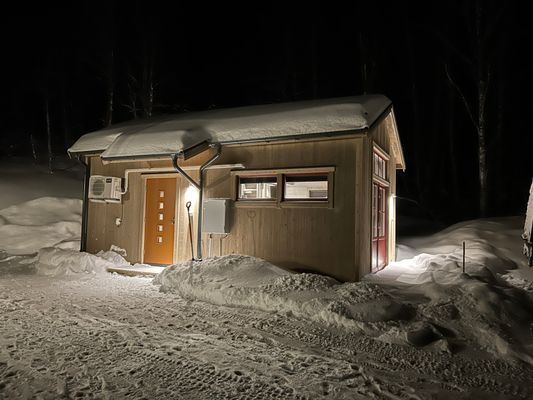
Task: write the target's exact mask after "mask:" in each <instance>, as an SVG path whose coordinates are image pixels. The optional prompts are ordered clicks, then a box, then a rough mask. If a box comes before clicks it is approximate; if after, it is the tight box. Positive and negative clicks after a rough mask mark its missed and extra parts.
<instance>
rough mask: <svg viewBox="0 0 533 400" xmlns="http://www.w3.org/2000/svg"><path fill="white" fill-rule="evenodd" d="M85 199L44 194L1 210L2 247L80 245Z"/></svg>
mask: <svg viewBox="0 0 533 400" xmlns="http://www.w3.org/2000/svg"><path fill="white" fill-rule="evenodd" d="M80 230H81V200H78V199H67V198H59V197H42V198H39V199H35V200H30V201H27V202H25V203H22V204H19V205H13V206H10V207H7V208H4V209H3V210H0V250H3V251H5V252H6V253H8V254H11V255H23V254H34V253H36V252H37V251H39V249H41V248H43V247H60V248H69V249H74V248H78V247H79V238H80Z"/></svg>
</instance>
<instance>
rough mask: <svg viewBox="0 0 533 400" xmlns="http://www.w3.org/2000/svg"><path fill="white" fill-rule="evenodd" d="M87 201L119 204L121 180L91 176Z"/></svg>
mask: <svg viewBox="0 0 533 400" xmlns="http://www.w3.org/2000/svg"><path fill="white" fill-rule="evenodd" d="M89 200H91V201H94V202H100V203H104V202H105V203H120V201H121V200H122V178H117V177H114V176H102V175H93V176H91V177H90V178H89Z"/></svg>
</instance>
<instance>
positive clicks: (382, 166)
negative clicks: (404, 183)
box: [374, 151, 387, 179]
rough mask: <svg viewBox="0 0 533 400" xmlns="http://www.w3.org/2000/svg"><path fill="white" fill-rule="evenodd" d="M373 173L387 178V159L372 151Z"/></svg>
mask: <svg viewBox="0 0 533 400" xmlns="http://www.w3.org/2000/svg"><path fill="white" fill-rule="evenodd" d="M374 175H376V176H379V177H380V178H383V179H387V160H385V159H384V158H383V157H381V155H379V154H378V153H377V152H376V151H374Z"/></svg>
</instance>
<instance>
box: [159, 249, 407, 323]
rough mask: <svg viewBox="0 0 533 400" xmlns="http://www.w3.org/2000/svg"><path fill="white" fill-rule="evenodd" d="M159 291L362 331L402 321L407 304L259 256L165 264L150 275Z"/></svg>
mask: <svg viewBox="0 0 533 400" xmlns="http://www.w3.org/2000/svg"><path fill="white" fill-rule="evenodd" d="M154 283H155V284H158V285H161V291H163V292H174V293H178V294H179V295H180V296H182V297H185V298H189V299H196V300H203V301H207V302H210V303H214V304H220V305H229V306H240V307H251V308H258V309H261V310H264V311H276V312H280V313H284V314H289V315H294V316H297V317H302V318H308V319H311V320H314V321H319V322H322V323H326V324H335V325H341V326H344V327H346V328H352V329H358V330H359V329H361V330H366V329H367V327H366V326H365V323H367V322H383V321H388V320H392V319H399V320H401V319H404V318H405V317H407V316H408V315H409V314H410V307H409V306H405V305H403V304H400V303H398V302H396V301H395V300H394V299H393V298H392V297H391V296H389V295H388V294H387V293H386V292H385V291H383V290H382V289H381V288H380V287H379V286H378V285H375V284H369V283H361V282H359V283H348V284H339V282H337V281H336V280H334V279H333V278H329V277H325V276H320V275H315V274H294V273H291V272H288V271H285V270H283V269H281V268H278V267H276V266H274V265H272V264H270V263H268V262H266V261H265V260H262V259H259V258H255V257H249V256H242V255H228V256H223V257H214V258H211V259H207V260H204V261H201V262H192V261H188V262H186V263H183V264H177V265H173V266H170V267H168V268H167V269H165V270H164V271H163V272H162V273H161V274H160V275H158V276H157V277H156V278H155V279H154Z"/></svg>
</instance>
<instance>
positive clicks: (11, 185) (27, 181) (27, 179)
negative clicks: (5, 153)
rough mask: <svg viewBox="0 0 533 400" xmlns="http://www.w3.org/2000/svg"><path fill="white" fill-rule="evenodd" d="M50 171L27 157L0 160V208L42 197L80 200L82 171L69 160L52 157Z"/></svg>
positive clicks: (79, 166)
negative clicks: (54, 168) (53, 169)
mask: <svg viewBox="0 0 533 400" xmlns="http://www.w3.org/2000/svg"><path fill="white" fill-rule="evenodd" d="M54 166H55V167H56V168H57V169H56V170H55V171H54V173H53V174H50V173H49V172H48V168H47V166H45V165H39V164H35V162H34V161H33V160H32V159H31V158H22V157H17V158H8V159H2V160H0V193H1V195H0V210H1V209H3V208H6V207H9V206H12V205H14V204H20V203H24V202H26V201H29V200H34V199H38V198H40V197H46V196H57V197H66V198H76V199H81V198H82V195H83V170H82V167H81V165H77V164H76V163H75V161H73V160H64V159H61V158H59V159H56V160H55V161H54Z"/></svg>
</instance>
